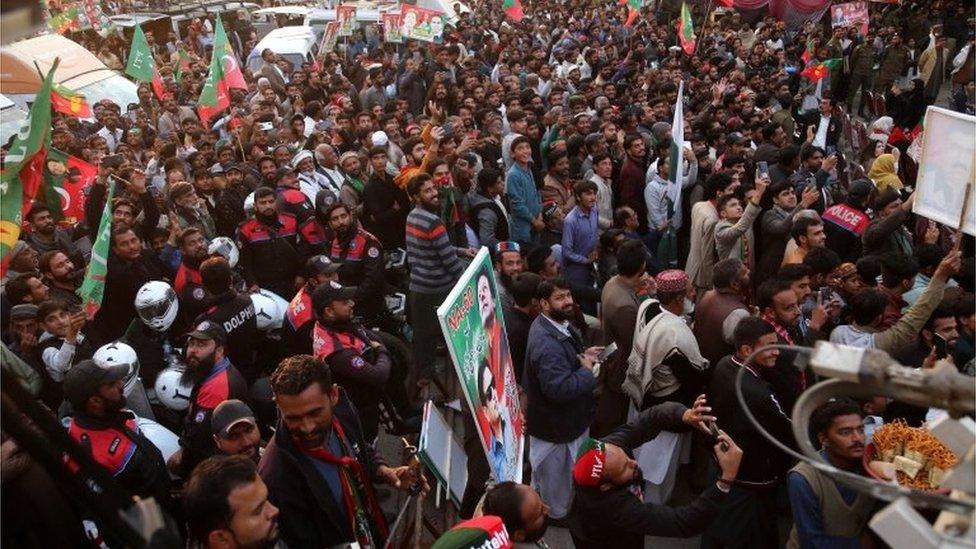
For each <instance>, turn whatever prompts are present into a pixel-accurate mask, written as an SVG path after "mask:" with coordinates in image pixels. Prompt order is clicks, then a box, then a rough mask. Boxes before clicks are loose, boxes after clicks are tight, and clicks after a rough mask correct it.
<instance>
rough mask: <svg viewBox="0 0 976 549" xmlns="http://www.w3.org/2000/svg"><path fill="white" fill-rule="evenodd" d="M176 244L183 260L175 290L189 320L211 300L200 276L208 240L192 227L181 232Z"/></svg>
mask: <svg viewBox="0 0 976 549" xmlns="http://www.w3.org/2000/svg"><path fill="white" fill-rule="evenodd" d="M176 244H179V246H180V255H181V257H182V261H181V262H180V266H179V267H177V269H176V275H174V277H173V290H175V291H176V296H177V297H179V299H180V314H181V315H182V316H183V318H184V319H185V321H186V322H188V321H191V320H193V319H194V318H196V317H197V315H199V314H200V313H201V312H203V310H204V309H206V307H207V304H208V302H209V297H208V296H207V292H206V291H205V290H204V289H203V279H202V278H200V264H201V263H203V260H204V259H206V258H207V240H206V239H205V238H204V237H203V233H202V232H200V229H197V228H196V227H190V228H188V229H184V230H183V232H181V233H180V236H179V237H178V238H177V242H176ZM183 326H186V324H183Z"/></svg>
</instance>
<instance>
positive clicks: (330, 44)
mask: <svg viewBox="0 0 976 549" xmlns="http://www.w3.org/2000/svg"><path fill="white" fill-rule="evenodd" d="M338 41H339V22H338V21H329V22H327V23H326V24H325V32H323V33H322V47H321V48H319V53H328V52H331V51H335V47H336V43H337V42H338Z"/></svg>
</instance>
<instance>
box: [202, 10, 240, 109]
mask: <svg viewBox="0 0 976 549" xmlns="http://www.w3.org/2000/svg"><path fill="white" fill-rule="evenodd" d="M230 88H241V89H247V83H246V82H244V74H243V73H242V72H241V67H240V65H238V63H237V58H236V57H235V56H234V49H233V48H232V47H231V45H230V41H229V40H227V33H226V32H224V24H223V23H222V22H221V20H220V18H219V17H218V18H217V28H216V30H215V31H214V46H213V55H212V56H211V58H210V74H208V75H207V81H206V82H204V84H203V89H202V90H200V99H198V100H197V113H198V114H199V115H200V120H202V121H203V123H204V124H207V123H208V121H209V120H210V118H211V117H213V115H214V114H216V113H217V112H218V111H221V110H223V109H226V108H227V107H229V106H230Z"/></svg>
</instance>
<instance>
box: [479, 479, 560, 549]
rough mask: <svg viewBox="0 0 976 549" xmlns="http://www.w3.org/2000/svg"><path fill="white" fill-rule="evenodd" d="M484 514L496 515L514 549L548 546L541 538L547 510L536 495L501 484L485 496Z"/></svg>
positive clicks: (520, 487)
mask: <svg viewBox="0 0 976 549" xmlns="http://www.w3.org/2000/svg"><path fill="white" fill-rule="evenodd" d="M483 510H484V514H485V515H486V516H488V515H490V516H496V517H498V518H500V519H502V522H503V523H505V529H506V530H508V535H509V536H511V540H512V541H513V542H514V547H515V548H516V549H529V548H532V547H537V548H544V547H549V546H548V545H547V544H546V542H545V540H543V539H542V537H543V536H544V535H545V534H546V529H547V528H548V527H549V507H548V506H547V505H546V504H545V503H543V502H542V498H541V497H540V496H539V492H536V491H535V490H534V489H533V488H532V487H531V486H526V485H525V484H519V483H517V482H511V481H507V482H500V483H498V484H496V485H495V486H493V487H492V488H491V490H488V492H487V493H486V494H485V503H484V508H483Z"/></svg>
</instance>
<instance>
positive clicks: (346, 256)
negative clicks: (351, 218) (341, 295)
mask: <svg viewBox="0 0 976 549" xmlns="http://www.w3.org/2000/svg"><path fill="white" fill-rule="evenodd" d="M404 229H406V225H404ZM328 249H329V252H328V255H329V257H330V258H331V259H332V261H333V262H336V263H340V264H342V267H339V284H342V285H343V286H355V287H356V295H355V296H354V297H353V300H355V302H356V315H357V316H360V317H362V318H363V323H364V324H371V323H372V321H374V320H375V319H376V318H377V317H379V316H381V315H383V314H384V313H385V311H386V298H385V297H384V295H385V294H386V258H385V257H384V256H383V246H382V244H380V241H379V240H377V239H376V237H375V236H373V235H371V234H369V233H368V232H366V231H365V230H363V229H361V228H360V229H356V230H352V231H350V232H349V234H336V235H335V237H333V239H332V242H331V243H330V244H329V247H328Z"/></svg>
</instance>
